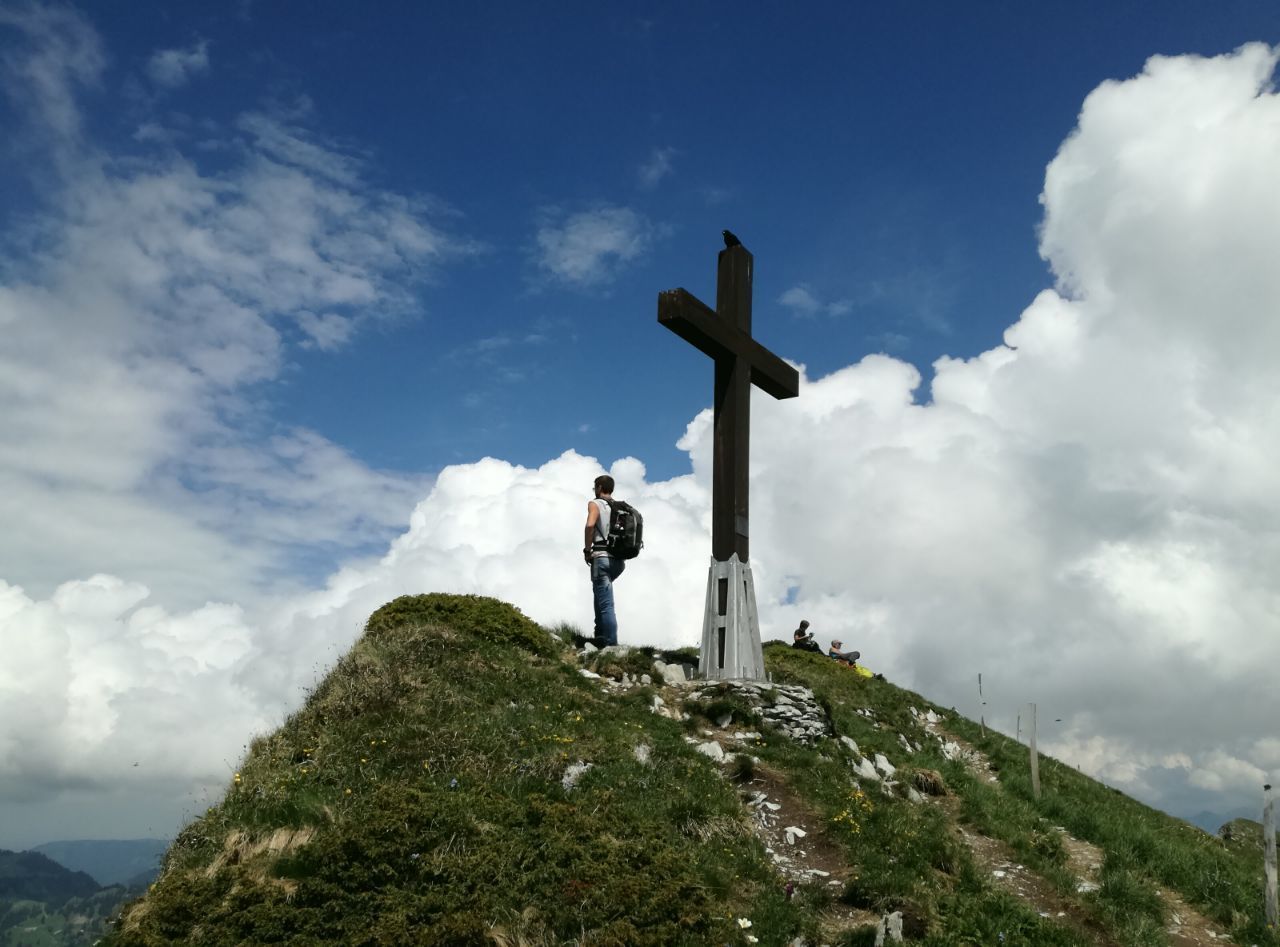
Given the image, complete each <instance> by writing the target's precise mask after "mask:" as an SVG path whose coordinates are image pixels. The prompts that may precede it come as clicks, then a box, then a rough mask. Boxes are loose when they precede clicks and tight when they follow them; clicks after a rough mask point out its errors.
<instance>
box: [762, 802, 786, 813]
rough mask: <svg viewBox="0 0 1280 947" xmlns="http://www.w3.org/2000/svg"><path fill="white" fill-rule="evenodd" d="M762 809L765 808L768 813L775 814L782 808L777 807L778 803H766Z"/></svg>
mask: <svg viewBox="0 0 1280 947" xmlns="http://www.w3.org/2000/svg"><path fill="white" fill-rule="evenodd" d="M764 807H765V808H766V809H768V810H769V811H770V812H777V811H778V810H779V809H781V808H782V806H780V805H779V804H778V803H776V802H766V803H765V804H764Z"/></svg>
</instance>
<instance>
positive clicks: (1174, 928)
mask: <svg viewBox="0 0 1280 947" xmlns="http://www.w3.org/2000/svg"><path fill="white" fill-rule="evenodd" d="M923 725H924V727H925V729H926V730H928V731H929V732H930V733H931V734H933V735H934V736H935V737H937V738H938V739H939V740H940V741H941V742H942V743H943V746H944V749H945V748H946V745H947V744H948V743H951V744H953V745H955V746H957V747H959V749H960V751H961V752H960V753H959V754H958V756H959V758H961V759H963V760H964V763H965V765H966V766H967V767H968V768H969V771H970V772H972V773H973V774H974V775H975V776H977V777H978V778H979V779H982V780H984V781H986V782H990V783H994V784H996V785H999V782H1000V781H999V778H998V776H997V775H996V771H995V768H994V767H993V766H992V765H991V762H990V761H989V760H988V759H987V758H986V755H985V754H984V753H983V752H982V751H981V750H978V749H977V748H975V747H974V746H973V745H972V744H970V743H968V742H967V741H965V740H962V739H960V738H959V737H956V736H953V735H951V734H950V733H948V732H947V731H946V730H945V729H944V728H943V727H942V726H941V723H940V722H936V721H924V722H923ZM1055 829H1056V830H1057V831H1058V832H1059V833H1060V834H1061V836H1062V844H1063V847H1064V848H1065V849H1066V852H1067V867H1068V868H1069V869H1070V871H1071V873H1072V874H1073V875H1075V876H1076V885H1077V887H1076V890H1077V891H1079V892H1080V893H1081V894H1087V893H1089V892H1091V891H1096V890H1098V872H1099V871H1100V870H1101V868H1102V860H1103V857H1104V854H1103V851H1102V849H1100V848H1098V846H1096V845H1094V844H1092V843H1090V842H1086V841H1085V840H1084V839H1078V838H1076V837H1075V836H1073V835H1071V834H1069V833H1068V832H1067V830H1066V829H1064V828H1063V827H1062V826H1055ZM960 834H961V835H962V836H966V838H965V841H966V842H970V837H968V836H972V837H973V838H978V839H984V840H985V842H986V843H992V844H994V845H997V846H998V845H1000V843H999V842H997V841H996V840H995V839H987V838H986V837H985V836H981V835H975V834H973V833H967V832H966V831H965V830H963V829H961V830H960ZM969 847H970V849H971V850H972V851H973V852H974V855H975V857H978V858H980V859H981V858H982V857H983V856H982V853H981V852H980V851H979V849H978V848H975V846H974V845H973V844H972V843H970V846H969ZM980 863H982V862H980ZM990 870H991V871H992V872H993V877H996V878H997V880H1002V881H1003V880H1004V879H1011V880H1010V882H1009V886H1010V887H1011V888H1012V889H1013V890H1014V892H1015V893H1017V894H1019V895H1020V896H1021V892H1020V891H1019V890H1018V888H1019V887H1024V888H1026V889H1027V890H1028V892H1029V893H1030V894H1031V895H1033V896H1028V897H1026V898H1025V900H1027V901H1028V902H1029V903H1031V904H1032V905H1033V906H1035V907H1036V909H1037V910H1038V911H1040V913H1041V915H1042V916H1049V915H1046V914H1045V912H1046V910H1050V909H1049V908H1042V907H1041V906H1040V905H1038V904H1037V903H1036V898H1035V897H1034V890H1035V887H1036V886H1035V885H1034V884H1023V883H1022V882H1021V880H1020V878H1021V875H1022V873H1023V872H1025V869H1022V866H1021V865H1016V866H1015V867H1014V869H1012V872H1013V873H1012V874H1011V873H1010V872H1011V869H1009V868H1007V867H1000V866H994V865H993V866H992V867H991V869H990ZM999 871H1003V872H1005V874H1004V875H1003V876H996V875H994V873H995V872H999ZM1037 880H1038V881H1039V883H1040V885H1041V886H1042V887H1043V888H1044V889H1045V890H1046V891H1049V892H1050V894H1051V895H1053V892H1052V889H1051V888H1049V886H1048V885H1047V883H1046V882H1044V881H1043V879H1037ZM1158 893H1159V895H1160V897H1161V898H1162V899H1163V900H1164V903H1165V908H1166V913H1167V916H1168V918H1169V923H1168V925H1167V926H1166V927H1165V933H1167V934H1168V935H1169V943H1170V944H1172V945H1173V947H1203V945H1207V944H1229V943H1231V938H1230V937H1229V936H1228V935H1227V934H1226V932H1224V931H1223V930H1222V928H1221V927H1219V926H1218V925H1216V924H1214V923H1213V922H1212V921H1210V920H1209V919H1208V918H1207V917H1205V916H1204V915H1203V914H1201V913H1200V912H1199V911H1197V910H1196V909H1195V908H1193V907H1191V906H1190V905H1188V904H1187V903H1186V902H1185V901H1183V900H1182V898H1181V897H1179V896H1178V895H1177V894H1175V893H1174V892H1172V891H1169V890H1166V889H1159V891H1158ZM1053 896H1054V897H1059V898H1060V896H1057V895H1053ZM1046 903H1047V902H1046ZM1063 903H1064V904H1066V905H1067V907H1061V908H1059V910H1062V911H1064V912H1065V913H1064V915H1063V919H1064V920H1067V921H1070V922H1071V923H1072V926H1075V927H1077V928H1081V927H1083V924H1082V922H1081V921H1080V920H1079V919H1078V918H1073V917H1072V914H1071V911H1070V902H1063ZM1089 934H1090V936H1093V937H1101V936H1102V934H1101V932H1100V931H1097V930H1096V929H1090V930H1089ZM1099 942H1100V943H1109V941H1105V940H1103V941H1099Z"/></svg>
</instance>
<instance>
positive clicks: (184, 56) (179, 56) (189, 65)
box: [147, 40, 209, 89]
mask: <svg viewBox="0 0 1280 947" xmlns="http://www.w3.org/2000/svg"><path fill="white" fill-rule="evenodd" d="M208 71H209V44H208V43H206V42H204V41H203V40H201V41H200V42H197V43H193V44H192V45H191V46H188V47H187V48H185V49H181V48H179V49H159V50H156V52H154V53H152V55H151V58H150V59H149V60H147V75H148V76H150V77H151V81H152V82H154V83H155V84H156V85H158V86H162V87H164V88H166V89H176V88H178V87H180V86H184V85H186V84H187V83H188V82H190V81H191V79H192V77H194V76H197V75H199V74H201V73H204V72H208Z"/></svg>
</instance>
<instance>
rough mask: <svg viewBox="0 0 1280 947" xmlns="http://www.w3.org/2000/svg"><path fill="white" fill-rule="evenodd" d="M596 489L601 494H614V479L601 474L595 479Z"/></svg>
mask: <svg viewBox="0 0 1280 947" xmlns="http://www.w3.org/2000/svg"><path fill="white" fill-rule="evenodd" d="M594 486H595V488H596V489H597V490H599V491H600V492H601V493H610V494H611V493H613V478H612V477H610V476H609V475H608V474H601V475H600V476H599V477H596V479H595V484H594Z"/></svg>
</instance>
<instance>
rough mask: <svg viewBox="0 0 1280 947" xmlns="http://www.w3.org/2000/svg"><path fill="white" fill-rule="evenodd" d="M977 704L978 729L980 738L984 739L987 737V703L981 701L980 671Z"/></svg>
mask: <svg viewBox="0 0 1280 947" xmlns="http://www.w3.org/2000/svg"><path fill="white" fill-rule="evenodd" d="M978 704H979V710H978V728H979V730H980V731H981V733H982V736H983V737H984V738H985V737H986V735H987V712H986V706H987V702H986V701H985V700H983V699H982V672H981V671H979V672H978Z"/></svg>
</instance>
